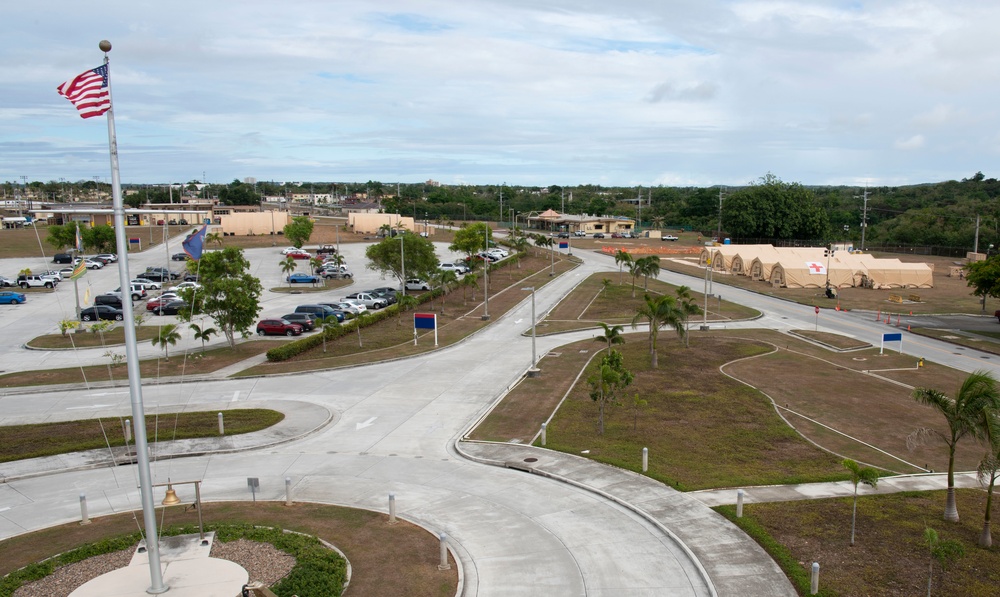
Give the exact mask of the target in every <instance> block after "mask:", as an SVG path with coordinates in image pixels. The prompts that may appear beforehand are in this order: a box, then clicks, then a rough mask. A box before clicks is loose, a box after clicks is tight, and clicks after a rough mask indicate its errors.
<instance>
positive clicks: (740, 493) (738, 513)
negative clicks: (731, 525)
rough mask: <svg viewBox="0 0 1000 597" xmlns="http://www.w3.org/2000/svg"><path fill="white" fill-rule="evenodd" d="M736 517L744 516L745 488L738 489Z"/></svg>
mask: <svg viewBox="0 0 1000 597" xmlns="http://www.w3.org/2000/svg"><path fill="white" fill-rule="evenodd" d="M736 518H743V490H742V489H737V490H736Z"/></svg>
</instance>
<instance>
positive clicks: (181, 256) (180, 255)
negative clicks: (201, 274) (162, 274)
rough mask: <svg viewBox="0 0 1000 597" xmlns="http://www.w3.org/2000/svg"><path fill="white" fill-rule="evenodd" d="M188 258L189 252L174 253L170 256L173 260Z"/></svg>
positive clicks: (185, 259)
mask: <svg viewBox="0 0 1000 597" xmlns="http://www.w3.org/2000/svg"><path fill="white" fill-rule="evenodd" d="M187 258H188V254H187V253H174V254H173V255H171V256H170V260H171V261H187Z"/></svg>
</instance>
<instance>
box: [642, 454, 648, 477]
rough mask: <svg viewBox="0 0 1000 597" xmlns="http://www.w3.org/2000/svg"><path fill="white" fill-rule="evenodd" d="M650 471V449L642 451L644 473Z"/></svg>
mask: <svg viewBox="0 0 1000 597" xmlns="http://www.w3.org/2000/svg"><path fill="white" fill-rule="evenodd" d="M647 470H649V448H643V449H642V472H646V471H647Z"/></svg>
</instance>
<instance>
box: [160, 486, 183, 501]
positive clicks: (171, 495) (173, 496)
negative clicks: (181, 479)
mask: <svg viewBox="0 0 1000 597" xmlns="http://www.w3.org/2000/svg"><path fill="white" fill-rule="evenodd" d="M160 503H162V504H163V505H164V506H175V505H177V504H179V503H181V498H179V497H177V492H176V491H174V486H173V485H170V484H168V485H167V495H166V496H164V498H163V501H162V502H160Z"/></svg>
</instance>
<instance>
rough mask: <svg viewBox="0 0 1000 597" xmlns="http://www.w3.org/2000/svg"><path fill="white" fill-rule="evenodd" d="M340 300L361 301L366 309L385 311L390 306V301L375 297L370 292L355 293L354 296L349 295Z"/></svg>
mask: <svg viewBox="0 0 1000 597" xmlns="http://www.w3.org/2000/svg"><path fill="white" fill-rule="evenodd" d="M340 300H342V301H347V300H352V301H360V302H361V304H363V305H364V306H365V307H367V308H369V309H384V308H386V307H387V306H389V301H387V300H385V299H384V298H381V297H378V296H375V295H374V294H372V293H370V292H355V293H354V294H349V295H347V296H345V297H344V298H342V299H340Z"/></svg>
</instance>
